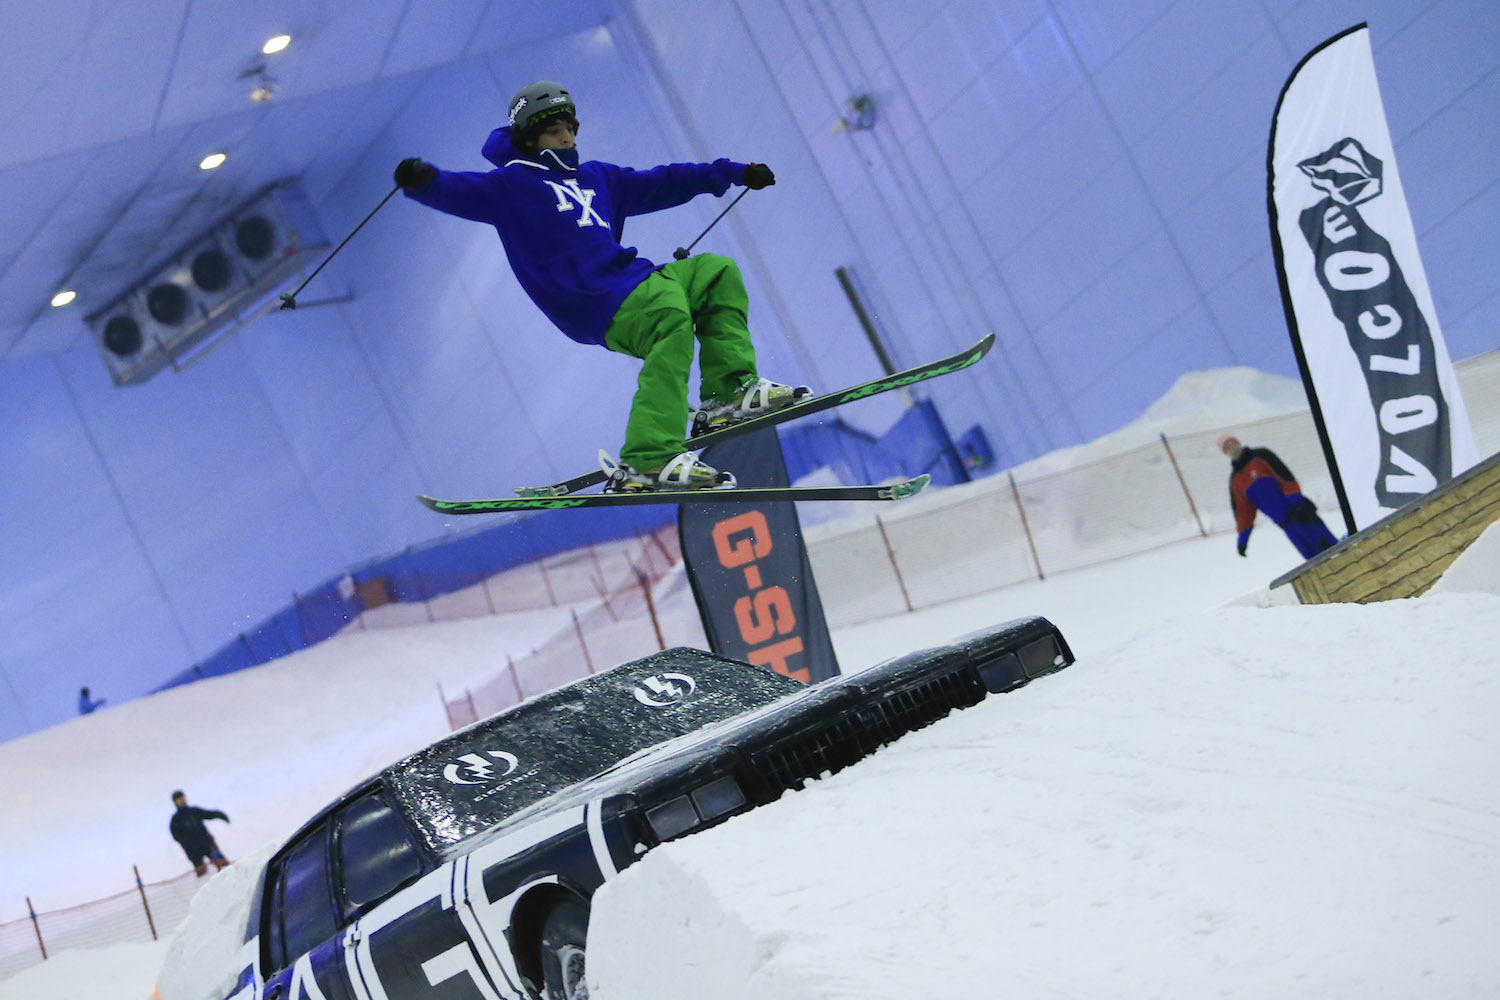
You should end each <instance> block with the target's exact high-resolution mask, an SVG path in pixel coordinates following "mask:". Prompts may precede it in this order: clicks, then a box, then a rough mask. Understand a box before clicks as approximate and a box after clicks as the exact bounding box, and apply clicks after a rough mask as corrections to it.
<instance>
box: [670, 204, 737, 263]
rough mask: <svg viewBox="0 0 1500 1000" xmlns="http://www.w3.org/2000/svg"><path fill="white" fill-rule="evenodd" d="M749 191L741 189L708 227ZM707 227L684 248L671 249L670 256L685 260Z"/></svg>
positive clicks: (705, 232) (715, 223)
mask: <svg viewBox="0 0 1500 1000" xmlns="http://www.w3.org/2000/svg"><path fill="white" fill-rule="evenodd" d="M749 193H750V189H749V188H745V190H743V191H741V192H740V193H739V194H738V195H736V196H735V199H734V201H731V202H730V203H729V205H728V207H727V208H725V209H724V211H722V212H720V213H719V214H718V217H717V218H715V219H714V221H713V222H710V223H709V224H708V229H712V228H713V227H714V226H716V225H718V224H719V219H722V218H724V216H726V215H728V214H729V209H731V208H733V207H734V206H736V205H738V204H739V203H740V199H741V198H743V197H745V195H747V194H749ZM708 229H705V230H703V232H701V233H699V234H698V239H697V240H694V241H693V242H691V243H689V244H688V245H687V247H686V248H683V247H678V248H677V249H676V250H673V251H672V256H673V257H675V258H677V259H678V260H687V256H688V254H690V253H692V252H693V247H695V246H697V245H698V240H701V239H703V237H705V236H707V235H708Z"/></svg>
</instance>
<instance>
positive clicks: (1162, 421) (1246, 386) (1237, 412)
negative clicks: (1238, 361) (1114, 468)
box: [1013, 366, 1307, 477]
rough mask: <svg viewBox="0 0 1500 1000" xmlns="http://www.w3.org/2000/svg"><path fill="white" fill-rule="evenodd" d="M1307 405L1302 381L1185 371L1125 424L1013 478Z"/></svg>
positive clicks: (1239, 371)
mask: <svg viewBox="0 0 1500 1000" xmlns="http://www.w3.org/2000/svg"><path fill="white" fill-rule="evenodd" d="M1306 409H1307V395H1306V394H1305V393H1304V392H1303V391H1302V383H1301V382H1299V381H1298V380H1296V379H1293V378H1286V377H1284V376H1281V375H1272V374H1270V373H1269V372H1263V371H1259V370H1257V369H1255V368H1248V367H1245V366H1238V367H1234V368H1210V369H1208V370H1207V371H1199V372H1189V373H1188V374H1186V375H1183V376H1182V377H1180V378H1179V379H1178V380H1177V381H1176V382H1174V383H1173V384H1172V388H1170V389H1168V390H1167V391H1166V393H1165V394H1164V395H1162V397H1161V398H1160V399H1158V400H1157V401H1156V402H1154V403H1152V404H1151V405H1150V406H1148V407H1147V408H1146V412H1145V413H1143V414H1141V416H1139V417H1138V418H1136V419H1135V420H1133V421H1131V422H1130V423H1128V424H1126V425H1125V426H1124V427H1121V428H1119V429H1118V430H1115V431H1111V432H1110V433H1108V434H1105V435H1103V436H1101V437H1098V438H1095V439H1094V440H1092V441H1089V442H1088V443H1086V444H1080V445H1074V446H1073V447H1071V448H1060V449H1058V450H1057V451H1052V452H1048V453H1047V454H1045V455H1042V456H1041V457H1039V458H1036V459H1033V460H1032V461H1030V462H1026V463H1024V464H1023V465H1019V466H1017V467H1016V468H1015V469H1014V470H1013V472H1014V473H1015V475H1017V476H1018V477H1027V476H1039V475H1047V474H1049V473H1052V472H1059V471H1061V470H1064V469H1071V468H1076V467H1077V466H1080V465H1083V464H1085V463H1087V462H1095V461H1098V460H1100V459H1104V458H1109V457H1110V456H1112V455H1118V454H1120V453H1121V452H1126V451H1129V450H1131V449H1132V448H1139V447H1141V446H1142V445H1149V444H1153V443H1154V442H1155V441H1156V440H1157V438H1158V437H1160V436H1161V435H1163V434H1165V435H1167V436H1168V437H1174V436H1178V435H1184V434H1201V433H1203V432H1205V431H1211V430H1217V429H1219V428H1233V427H1234V426H1235V425H1237V424H1246V423H1251V422H1253V421H1257V420H1265V419H1268V418H1270V417H1279V416H1282V415H1284V414H1288V413H1297V412H1299V411H1303V410H1306Z"/></svg>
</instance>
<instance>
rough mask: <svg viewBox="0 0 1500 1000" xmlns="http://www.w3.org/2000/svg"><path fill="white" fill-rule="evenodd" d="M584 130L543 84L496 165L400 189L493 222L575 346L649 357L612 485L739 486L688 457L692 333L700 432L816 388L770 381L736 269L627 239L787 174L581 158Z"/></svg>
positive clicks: (419, 171) (406, 173)
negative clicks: (658, 257)
mask: <svg viewBox="0 0 1500 1000" xmlns="http://www.w3.org/2000/svg"><path fill="white" fill-rule="evenodd" d="M577 135H578V117H577V109H576V108H575V107H574V104H573V97H572V95H571V94H569V93H568V91H567V90H566V89H565V88H564V87H563V86H562V85H561V84H558V83H554V82H552V81H550V80H544V81H541V82H539V83H533V84H531V85H530V86H528V87H525V88H523V89H522V90H521V91H520V92H519V93H517V94H516V96H515V97H513V98H511V102H510V124H508V125H505V126H502V127H501V128H497V129H495V130H494V131H493V132H491V133H490V136H489V139H488V140H487V141H486V142H485V144H484V147H483V150H482V152H483V154H484V158H485V159H487V160H489V161H490V162H491V163H493V164H494V165H495V166H496V167H497V168H498V169H496V170H490V171H487V172H483V173H480V172H467V173H461V172H455V171H448V170H439V169H438V168H436V167H434V166H433V165H432V164H430V163H424V162H423V161H422V160H421V159H419V158H411V159H406V160H402V161H401V163H400V164H399V165H398V166H397V167H396V183H397V184H398V185H400V187H401V188H402V189H403V190H404V191H405V192H406V194H407V196H408V197H410V198H412V199H413V200H414V201H419V202H421V203H422V204H424V205H427V206H429V207H431V208H435V209H438V210H439V211H442V212H446V213H448V214H449V215H456V216H459V217H461V218H464V219H471V220H473V221H474V222H487V223H489V224H490V225H492V226H494V227H495V231H496V232H498V233H499V234H500V241H501V243H503V244H504V246H505V255H506V258H507V259H508V260H509V261H510V266H511V270H512V271H514V272H515V275H516V280H517V281H518V282H519V283H520V285H521V288H522V290H524V291H525V292H526V294H527V295H528V296H530V297H531V301H532V302H534V303H536V305H537V307H538V308H539V309H541V311H542V312H543V313H545V314H546V316H547V318H548V319H550V320H551V321H552V322H553V324H554V325H556V326H557V328H558V329H559V330H561V331H562V332H563V333H564V334H566V335H567V336H568V338H569V339H571V340H575V341H578V342H579V343H581V344H595V345H599V346H602V347H605V348H607V349H609V350H611V351H615V352H618V353H620V354H628V355H630V356H631V357H633V358H639V359H640V360H641V361H642V362H643V364H642V366H641V373H640V378H639V381H638V384H637V390H636V394H635V399H634V401H633V402H632V404H631V408H630V419H629V421H628V422H627V423H626V426H625V444H624V446H623V447H622V448H621V449H620V465H619V466H618V467H614V466H612V464H610V463H605V469H606V471H607V472H609V473H610V479H609V482H608V483H607V484H606V485H605V489H606V490H607V491H611V492H626V493H632V492H641V491H647V490H660V489H669V490H673V489H675V490H681V489H704V488H723V487H730V486H733V485H734V476H732V475H731V474H729V473H727V472H720V471H719V470H717V469H715V468H713V467H712V466H710V465H707V464H705V463H704V462H703V461H702V460H701V459H699V458H698V457H697V455H695V454H694V453H693V452H692V451H683V450H682V448H683V438H684V436H685V434H686V430H687V424H688V416H689V412H690V410H689V406H688V399H687V391H688V390H687V386H688V376H689V373H690V371H691V368H692V364H693V350H694V346H695V339H696V345H697V347H698V351H699V360H698V370H699V374H700V376H701V379H700V382H701V386H700V389H701V397H702V404H701V406H700V408H699V410H698V411H697V413H695V414H693V433H694V434H699V433H703V432H705V431H709V430H714V429H716V428H718V427H721V426H724V425H726V424H729V423H735V422H738V421H740V420H744V419H748V418H750V417H753V416H757V415H759V414H762V413H766V412H769V411H771V410H777V409H780V408H781V407H783V406H786V405H787V404H789V403H792V402H794V401H795V400H797V399H798V398H800V397H801V396H803V395H806V394H807V391H808V390H807V387H806V386H796V387H793V386H788V385H781V384H780V383H777V382H771V381H768V380H766V379H763V378H761V377H760V376H759V374H758V372H757V370H756V364H755V348H754V346H753V345H752V344H751V341H750V331H749V329H748V327H747V326H746V314H747V311H748V309H749V299H748V297H747V296H746V294H745V282H744V279H742V278H741V277H740V271H739V267H738V266H737V265H736V264H735V262H734V261H732V260H730V259H729V258H728V257H720V256H716V255H714V254H699V255H697V256H696V257H686V258H684V259H682V260H674V261H673V262H671V263H670V264H665V265H662V266H660V267H658V266H657V265H655V264H653V263H652V262H651V261H649V260H646V259H645V258H643V257H641V256H639V254H638V253H637V252H636V250H635V248H634V247H627V246H622V245H621V243H620V240H621V238H622V234H623V230H624V225H625V220H626V219H627V218H628V217H630V216H632V215H644V214H646V213H648V212H656V211H660V210H661V209H664V208H673V207H675V206H677V205H682V204H685V203H687V202H688V201H690V200H692V199H693V198H694V197H696V196H698V195H700V194H715V195H722V194H723V193H724V192H725V191H726V190H728V188H729V186H730V185H731V184H741V185H744V186H745V187H748V188H751V189H755V190H759V189H761V188H764V187H767V186H769V185H771V184H775V183H776V177H775V175H774V174H772V173H771V168H770V167H767V166H766V165H765V164H761V163H750V164H745V163H736V162H733V161H731V160H724V159H720V160H715V161H714V162H713V163H672V164H668V165H665V166H659V167H653V168H651V169H649V170H639V171H638V170H633V169H631V168H630V167H621V166H616V165H615V164H612V163H604V162H601V161H598V160H587V161H584V162H579V159H578V149H577V148H576V145H575V142H576V137H577ZM537 375H538V377H540V375H541V373H537ZM559 391H565V386H559ZM581 408H583V407H582V406H581V407H580V409H581Z"/></svg>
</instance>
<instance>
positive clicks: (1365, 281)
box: [1267, 24, 1479, 532]
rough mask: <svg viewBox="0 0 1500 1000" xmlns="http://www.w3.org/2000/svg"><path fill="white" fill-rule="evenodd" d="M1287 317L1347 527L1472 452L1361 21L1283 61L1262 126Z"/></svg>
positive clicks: (1370, 518)
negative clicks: (1282, 75) (1281, 79)
mask: <svg viewBox="0 0 1500 1000" xmlns="http://www.w3.org/2000/svg"><path fill="white" fill-rule="evenodd" d="M1267 173H1268V185H1267V186H1268V191H1267V196H1268V198H1267V200H1268V208H1269V211H1270V216H1271V240H1272V244H1273V248H1274V250H1275V255H1276V268H1277V271H1278V273H1279V276H1280V280H1281V297H1282V303H1283V306H1284V307H1285V309H1286V318H1287V326H1288V328H1289V329H1290V332H1291V335H1292V345H1293V348H1294V349H1295V350H1296V353H1297V363H1298V365H1299V367H1300V368H1301V370H1302V381H1303V384H1304V385H1305V387H1306V389H1307V397H1308V401H1309V403H1310V404H1311V405H1312V412H1313V418H1314V420H1315V422H1316V423H1317V426H1318V433H1319V435H1320V436H1321V437H1322V439H1323V452H1324V455H1325V457H1326V458H1327V460H1328V468H1329V471H1330V472H1331V473H1332V474H1333V480H1334V485H1335V488H1336V489H1337V490H1338V494H1339V503H1340V505H1341V506H1342V507H1343V511H1344V520H1345V522H1346V523H1347V525H1348V528H1349V531H1350V532H1354V531H1356V530H1358V529H1360V528H1365V527H1368V526H1369V525H1371V524H1373V523H1374V522H1376V521H1378V520H1380V519H1381V518H1382V517H1384V516H1385V515H1387V514H1389V513H1391V512H1392V511H1394V510H1395V509H1396V508H1398V507H1400V506H1402V505H1403V504H1406V503H1408V502H1410V501H1412V500H1415V499H1416V498H1417V497H1420V496H1422V495H1423V494H1425V493H1428V492H1430V491H1431V490H1432V489H1434V488H1435V487H1436V486H1437V485H1438V484H1439V483H1442V482H1444V481H1445V480H1447V479H1449V478H1451V477H1452V476H1454V475H1455V474H1457V473H1459V472H1462V471H1464V470H1465V469H1467V468H1469V467H1470V466H1472V465H1473V464H1474V463H1475V462H1477V461H1478V457H1479V456H1478V451H1477V449H1476V447H1475V445H1474V436H1473V433H1472V432H1471V431H1470V429H1469V420H1468V415H1467V413H1466V411H1465V410H1464V405H1463V399H1462V397H1461V396H1460V395H1459V390H1458V382H1457V380H1456V379H1455V377H1454V374H1453V364H1452V362H1451V361H1450V360H1449V358H1448V349H1447V346H1446V345H1445V344H1444V343H1443V335H1442V331H1441V330H1440V329H1439V328H1438V321H1437V314H1436V312H1435V311H1434V309H1433V305H1432V293H1431V292H1430V291H1429V290H1428V287H1427V276H1426V273H1425V272H1424V271H1423V270H1422V260H1421V257H1420V256H1419V255H1418V253H1417V238H1416V232H1415V230H1414V229H1413V228H1412V223H1411V216H1410V214H1409V213H1408V212H1407V208H1406V195H1405V193H1404V192H1403V190H1402V187H1401V178H1400V175H1399V174H1398V173H1397V171H1396V156H1395V151H1394V150H1393V149H1392V147H1391V136H1390V131H1389V130H1388V129H1387V127H1386V122H1385V109H1384V107H1383V105H1382V104H1381V101H1380V88H1379V86H1378V84H1377V82H1376V79H1375V63H1374V60H1373V59H1372V57H1371V54H1370V33H1369V29H1368V28H1367V27H1366V26H1365V25H1363V24H1360V25H1356V26H1355V27H1353V28H1350V29H1349V30H1347V31H1345V32H1342V33H1341V34H1338V35H1335V36H1334V37H1333V38H1330V39H1329V40H1328V41H1326V42H1324V43H1323V44H1322V45H1320V46H1318V47H1317V48H1316V49H1314V50H1313V51H1312V52H1310V53H1308V55H1307V56H1306V58H1304V59H1303V60H1302V62H1301V63H1300V64H1299V65H1298V66H1297V68H1296V69H1295V70H1293V71H1292V75H1291V77H1290V78H1288V80H1287V82H1286V86H1285V87H1284V88H1282V92H1281V98H1280V100H1279V101H1278V102H1277V105H1276V114H1275V116H1274V118H1273V120H1272V124H1271V141H1270V150H1269V154H1268V157H1267Z"/></svg>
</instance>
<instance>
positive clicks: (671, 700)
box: [635, 673, 698, 708]
mask: <svg viewBox="0 0 1500 1000" xmlns="http://www.w3.org/2000/svg"><path fill="white" fill-rule="evenodd" d="M696 690H698V682H697V681H695V680H693V679H692V678H691V677H689V676H688V675H687V674H671V673H661V674H656V675H654V676H652V677H647V678H645V679H644V680H642V681H641V682H640V684H639V685H637V686H636V689H635V700H636V701H638V702H640V703H641V704H642V705H649V706H650V707H652V708H666V707H667V706H668V705H676V704H678V703H680V702H684V701H687V700H688V699H689V698H691V697H692V696H693V692H694V691H696Z"/></svg>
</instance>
